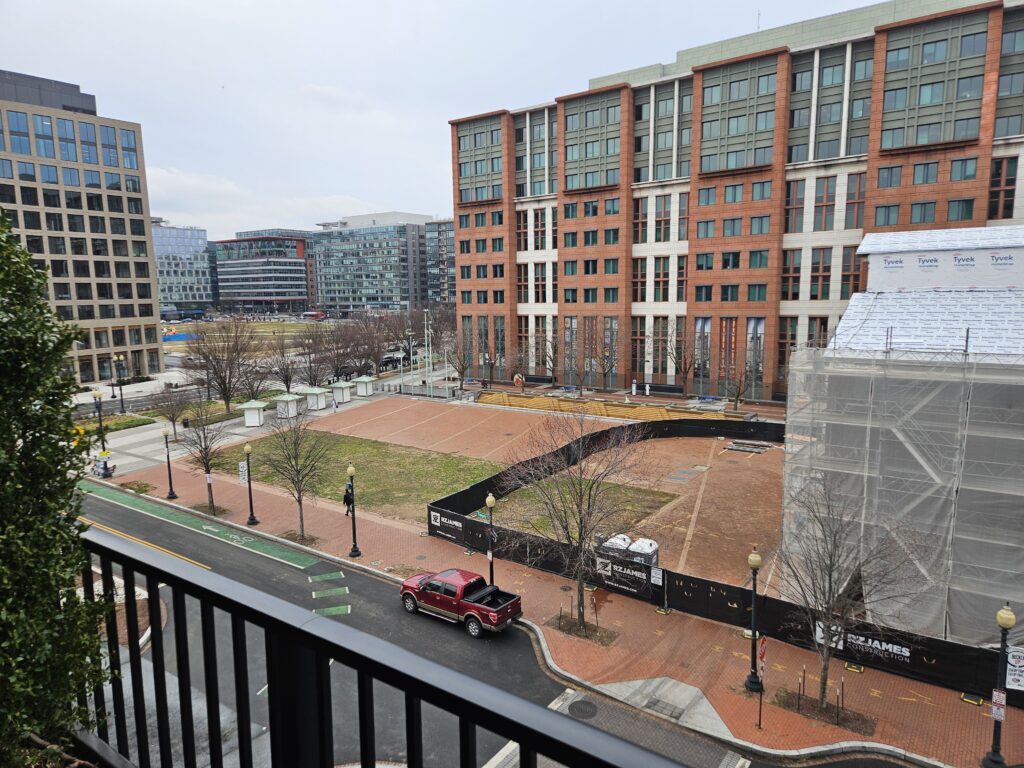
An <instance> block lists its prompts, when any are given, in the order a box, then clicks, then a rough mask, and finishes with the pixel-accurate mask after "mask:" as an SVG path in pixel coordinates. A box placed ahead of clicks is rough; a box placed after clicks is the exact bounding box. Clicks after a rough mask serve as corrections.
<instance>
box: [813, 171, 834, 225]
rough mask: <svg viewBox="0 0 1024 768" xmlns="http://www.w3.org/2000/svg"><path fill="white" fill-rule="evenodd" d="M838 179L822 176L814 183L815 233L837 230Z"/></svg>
mask: <svg viewBox="0 0 1024 768" xmlns="http://www.w3.org/2000/svg"><path fill="white" fill-rule="evenodd" d="M835 214H836V177H835V176H822V177H819V178H817V179H815V181H814V231H815V232H827V231H829V230H832V229H834V228H835Z"/></svg>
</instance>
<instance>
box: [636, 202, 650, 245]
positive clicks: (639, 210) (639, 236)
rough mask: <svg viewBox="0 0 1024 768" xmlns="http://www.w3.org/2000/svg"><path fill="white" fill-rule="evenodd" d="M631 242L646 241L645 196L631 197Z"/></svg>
mask: <svg viewBox="0 0 1024 768" xmlns="http://www.w3.org/2000/svg"><path fill="white" fill-rule="evenodd" d="M633 242H634V243H646V242H647V198H646V197H635V198H633Z"/></svg>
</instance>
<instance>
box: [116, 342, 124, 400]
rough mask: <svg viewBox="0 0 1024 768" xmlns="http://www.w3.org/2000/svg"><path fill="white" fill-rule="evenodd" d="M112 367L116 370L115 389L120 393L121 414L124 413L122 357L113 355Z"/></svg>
mask: <svg viewBox="0 0 1024 768" xmlns="http://www.w3.org/2000/svg"><path fill="white" fill-rule="evenodd" d="M114 366H115V368H116V369H117V388H118V390H119V391H120V393H121V413H124V355H114Z"/></svg>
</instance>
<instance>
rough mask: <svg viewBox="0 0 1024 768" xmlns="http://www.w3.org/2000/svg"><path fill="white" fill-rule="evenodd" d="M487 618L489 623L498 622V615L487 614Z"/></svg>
mask: <svg viewBox="0 0 1024 768" xmlns="http://www.w3.org/2000/svg"><path fill="white" fill-rule="evenodd" d="M487 618H488V619H490V620H491V621H497V620H498V614H496V613H489V614H487Z"/></svg>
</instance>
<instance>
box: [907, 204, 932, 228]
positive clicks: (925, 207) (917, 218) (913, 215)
mask: <svg viewBox="0 0 1024 768" xmlns="http://www.w3.org/2000/svg"><path fill="white" fill-rule="evenodd" d="M934 221H935V203H911V204H910V223H911V224H931V223H932V222H934Z"/></svg>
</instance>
